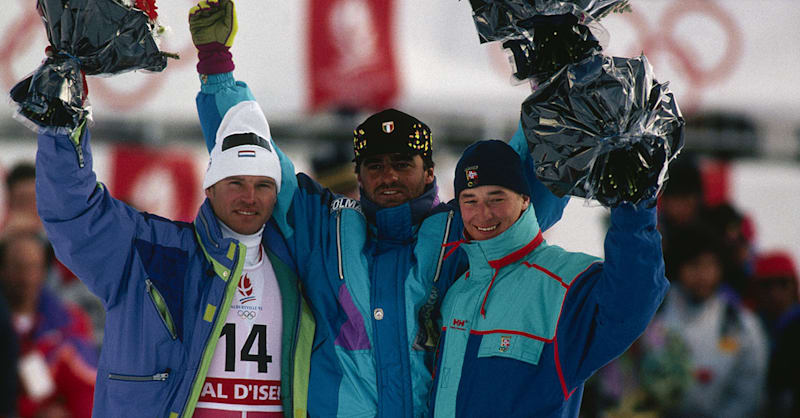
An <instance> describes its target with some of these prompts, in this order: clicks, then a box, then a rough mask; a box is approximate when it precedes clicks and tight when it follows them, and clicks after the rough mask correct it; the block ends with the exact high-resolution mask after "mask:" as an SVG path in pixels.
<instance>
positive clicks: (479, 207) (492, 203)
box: [458, 186, 530, 240]
mask: <svg viewBox="0 0 800 418" xmlns="http://www.w3.org/2000/svg"><path fill="white" fill-rule="evenodd" d="M529 203H530V199H529V198H528V196H525V195H521V194H519V193H517V192H514V191H512V190H510V189H507V188H505V187H501V186H478V187H475V188H472V189H466V190H464V191H462V192H461V193H460V194H459V195H458V206H459V208H460V209H461V218H462V219H463V220H464V232H465V233H466V235H467V238H469V239H473V240H484V239H489V238H494V237H496V236H498V235H500V234H502V233H503V232H504V231H505V230H506V229H508V228H509V227H511V225H514V222H516V221H517V219H519V217H520V215H522V212H524V211H525V209H526V208H527V207H528V204H529Z"/></svg>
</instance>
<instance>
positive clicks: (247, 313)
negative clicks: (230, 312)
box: [236, 310, 258, 321]
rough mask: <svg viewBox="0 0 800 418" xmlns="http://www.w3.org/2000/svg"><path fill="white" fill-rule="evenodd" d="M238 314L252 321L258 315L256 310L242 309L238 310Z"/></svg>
mask: <svg viewBox="0 0 800 418" xmlns="http://www.w3.org/2000/svg"><path fill="white" fill-rule="evenodd" d="M236 314H237V315H239V318H244V319H249V320H251V321H252V320H253V319H255V317H256V315H258V314H257V313H256V312H255V311H242V310H238V311H236Z"/></svg>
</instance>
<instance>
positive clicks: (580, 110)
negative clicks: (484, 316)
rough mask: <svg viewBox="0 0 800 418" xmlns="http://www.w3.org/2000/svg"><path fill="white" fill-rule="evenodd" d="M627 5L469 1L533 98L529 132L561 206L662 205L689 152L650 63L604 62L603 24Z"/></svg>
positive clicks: (586, 0)
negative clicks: (670, 178) (673, 170)
mask: <svg viewBox="0 0 800 418" xmlns="http://www.w3.org/2000/svg"><path fill="white" fill-rule="evenodd" d="M627 3H628V2H627V1H622V0H574V1H555V0H497V1H493V0H472V1H471V5H472V8H473V18H474V21H475V25H476V27H477V29H478V34H479V36H480V39H481V42H491V41H500V42H502V45H503V47H504V48H506V49H507V50H509V51H511V53H512V57H513V60H512V63H513V64H514V76H515V77H516V78H517V79H520V80H522V79H527V80H529V81H530V82H531V85H532V86H533V88H534V91H533V93H532V94H531V95H530V96H529V97H528V98H527V99H526V100H525V101H524V103H523V105H522V127H523V131H524V132H525V137H526V139H527V141H528V146H529V150H530V152H531V156H532V157H533V160H534V164H535V165H536V170H537V171H536V172H537V176H538V177H539V180H541V181H542V183H544V184H545V185H546V186H547V187H548V188H549V189H550V190H551V191H552V192H553V193H555V194H556V195H557V196H564V195H572V196H579V197H585V198H588V199H595V200H597V201H598V202H600V204H602V205H604V206H608V207H614V206H617V205H619V204H620V203H622V202H633V203H640V202H647V203H648V204H654V202H655V198H656V197H657V196H658V193H659V191H660V189H661V186H662V185H663V183H664V180H665V179H666V171H667V166H668V164H669V162H670V161H671V160H672V159H673V158H675V156H676V155H677V154H678V152H679V151H680V150H681V148H682V147H683V127H684V120H683V117H682V116H681V112H680V110H679V108H678V105H677V103H676V101H675V98H674V96H673V94H672V93H671V92H670V91H669V89H668V87H667V84H661V83H658V82H657V81H656V80H655V79H654V76H653V70H652V68H651V66H650V65H649V63H648V62H647V59H646V58H645V57H644V56H641V57H635V58H619V57H607V56H604V55H603V54H602V42H601V40H600V39H598V38H599V36H598V34H602V33H603V30H602V27H601V26H600V25H599V23H598V22H597V21H598V20H599V19H601V18H602V17H604V16H605V15H606V14H608V13H611V12H614V11H620V10H623V9H625V8H626V7H627V6H628V4H627Z"/></svg>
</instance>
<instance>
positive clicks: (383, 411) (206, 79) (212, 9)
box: [189, 0, 566, 418]
mask: <svg viewBox="0 0 800 418" xmlns="http://www.w3.org/2000/svg"><path fill="white" fill-rule="evenodd" d="M189 23H190V29H191V31H192V39H193V40H194V42H195V45H197V46H198V55H199V63H198V66H197V68H198V71H199V72H200V80H201V92H200V94H199V95H198V96H197V106H198V113H199V116H200V120H201V124H202V127H203V132H204V135H205V138H206V145H207V147H208V148H209V149H211V148H212V147H213V146H214V135H213V132H215V131H216V127H217V125H218V123H219V122H218V121H219V120H220V118H221V115H222V114H223V113H224V112H225V110H226V109H228V108H230V107H231V106H235V105H237V103H241V102H244V101H248V100H253V95H252V93H251V92H250V90H249V89H248V88H247V85H246V84H245V83H243V82H241V81H235V80H234V78H233V75H232V73H231V71H232V70H233V62H232V60H231V54H230V52H229V50H228V47H229V46H230V45H231V43H232V40H233V36H234V33H235V28H236V25H235V14H234V13H233V4H232V2H230V1H226V0H220V1H218V2H210V1H207V2H202V3H200V4H198V6H196V7H195V8H193V9H192V11H191V12H190V16H189ZM512 143H513V144H514V146H515V147H516V148H517V150H518V152H520V153H521V154H523V155H524V156H525V158H526V162H527V164H528V165H527V166H526V174H527V175H529V176H530V178H531V179H532V180H531V186H532V188H531V191H530V192H529V195H530V196H532V199H533V206H534V208H535V210H536V211H537V214H538V215H539V218H540V219H541V220H542V223H543V225H544V226H545V228H546V227H549V226H550V225H552V224H553V223H555V222H556V221H557V220H558V219H559V218H560V216H561V211H562V210H563V207H564V205H565V204H566V199H558V198H556V197H555V196H554V195H553V194H552V193H550V192H549V191H548V190H547V189H546V188H545V187H544V186H543V185H542V184H541V183H539V182H538V181H535V176H534V174H533V166H532V163H531V162H530V157H529V156H528V150H527V144H526V142H525V138H524V136H523V135H522V133H521V132H518V133H517V135H516V136H515V138H514V139H513V140H512ZM432 147H433V143H432V138H431V132H430V129H429V128H428V126H427V125H426V124H424V123H422V122H421V121H420V120H418V119H417V118H415V117H413V116H411V115H408V114H406V113H403V112H400V111H397V110H394V109H388V110H385V111H382V112H379V113H377V114H375V115H373V116H371V117H369V118H368V119H367V120H366V121H364V123H362V124H361V125H359V126H358V127H357V128H356V130H355V135H354V153H355V160H354V162H355V170H356V173H357V176H358V179H359V182H360V184H361V198H360V200H358V201H356V200H352V199H348V198H346V197H342V196H337V195H334V194H333V193H331V192H330V191H328V190H325V189H323V188H322V187H320V186H319V185H318V184H317V183H316V182H314V181H313V180H312V179H311V178H310V177H308V176H307V175H305V174H302V173H300V174H298V175H297V176H294V166H293V165H292V164H291V162H290V161H289V160H288V159H286V158H285V156H283V155H282V154H279V155H280V156H281V164H282V168H283V176H282V178H281V182H282V184H281V191H280V195H279V198H278V204H277V205H276V208H278V207H281V205H282V204H284V203H285V202H289V204H290V206H288V207H286V208H284V209H286V211H287V213H288V215H287V216H286V217H284V218H279V217H275V219H276V221H277V223H278V225H279V227H280V229H281V232H283V234H284V236H285V238H286V240H287V243H288V246H289V251H290V253H291V255H292V258H293V259H294V260H295V261H296V263H297V268H298V273H299V276H300V278H301V281H303V282H304V284H305V289H306V291H307V292H308V297H309V300H310V302H311V306H312V309H313V311H314V315H315V317H316V319H317V334H316V336H315V340H314V347H315V349H314V352H313V354H312V358H311V363H312V367H311V383H310V387H309V413H310V415H311V416H315V417H316V416H324V417H334V416H340V417H348V418H349V417H375V416H381V417H416V416H422V415H425V414H426V413H427V407H426V404H427V397H428V392H429V389H430V384H431V370H432V369H431V367H432V363H433V349H434V348H435V346H436V341H437V339H438V334H439V333H440V330H441V324H440V323H439V321H438V317H437V313H438V306H439V305H440V303H441V298H442V297H443V295H444V293H445V292H446V291H447V288H448V287H449V285H450V283H451V282H452V281H453V280H454V279H455V278H457V277H458V275H459V273H460V272H463V271H464V270H465V269H466V257H465V256H464V254H463V252H462V251H456V252H455V253H453V254H452V255H451V256H450V257H445V255H446V254H447V252H448V251H447V248H446V246H447V245H449V244H450V243H451V242H452V241H455V240H456V239H457V236H458V234H459V233H460V231H461V229H462V225H463V224H462V222H461V217H460V216H459V214H458V213H457V211H456V210H455V208H453V207H451V206H448V205H444V204H440V203H439V202H438V196H437V188H436V180H435V173H434V166H433V154H432V152H433V148H432ZM284 199H285V200H284Z"/></svg>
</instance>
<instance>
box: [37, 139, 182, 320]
mask: <svg viewBox="0 0 800 418" xmlns="http://www.w3.org/2000/svg"><path fill="white" fill-rule="evenodd" d="M89 137H90V135H89V132H88V129H87V128H86V127H85V125H84V126H83V127H82V128H79V129H78V130H76V131H75V134H73V136H72V137H70V136H68V135H67V134H66V133H63V132H60V131H59V130H56V129H55V128H47V129H42V131H41V133H40V134H39V137H38V150H37V153H36V204H37V208H38V212H39V217H40V218H41V219H42V223H43V224H44V228H45V231H46V233H47V237H48V239H49V240H50V242H51V244H52V246H53V249H54V250H55V254H56V256H57V257H58V259H59V260H60V261H61V262H62V263H64V265H65V266H67V267H68V268H69V269H70V270H71V271H72V272H73V273H75V274H76V276H78V277H80V278H81V280H82V281H83V282H84V283H85V284H86V285H87V287H88V288H89V289H90V290H91V291H92V292H93V293H94V294H95V295H97V296H98V297H100V299H102V300H103V302H104V304H105V305H106V307H108V306H110V305H112V304H114V302H115V300H116V298H117V297H118V296H119V295H120V294H121V293H124V289H126V288H127V287H128V286H129V283H128V280H129V279H130V274H129V272H130V269H131V264H132V262H133V259H134V250H133V249H134V245H135V244H134V242H135V241H136V240H137V239H143V240H147V241H149V242H159V243H160V244H162V245H174V246H177V243H178V242H179V241H180V240H181V237H180V236H179V234H178V232H179V228H178V227H177V226H174V224H172V223H171V222H169V221H167V220H164V219H161V218H158V217H155V216H152V215H146V214H143V213H140V212H137V211H136V210H134V209H133V208H131V207H129V206H128V205H126V204H124V203H122V202H120V201H119V200H117V199H114V198H112V197H111V195H110V194H109V192H108V190H107V189H106V187H105V186H104V185H103V184H102V183H99V182H97V179H96V176H95V173H94V172H93V171H92V153H91V149H90V147H89ZM155 224H159V227H157V228H156V227H154V225H155ZM167 225H172V226H167Z"/></svg>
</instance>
